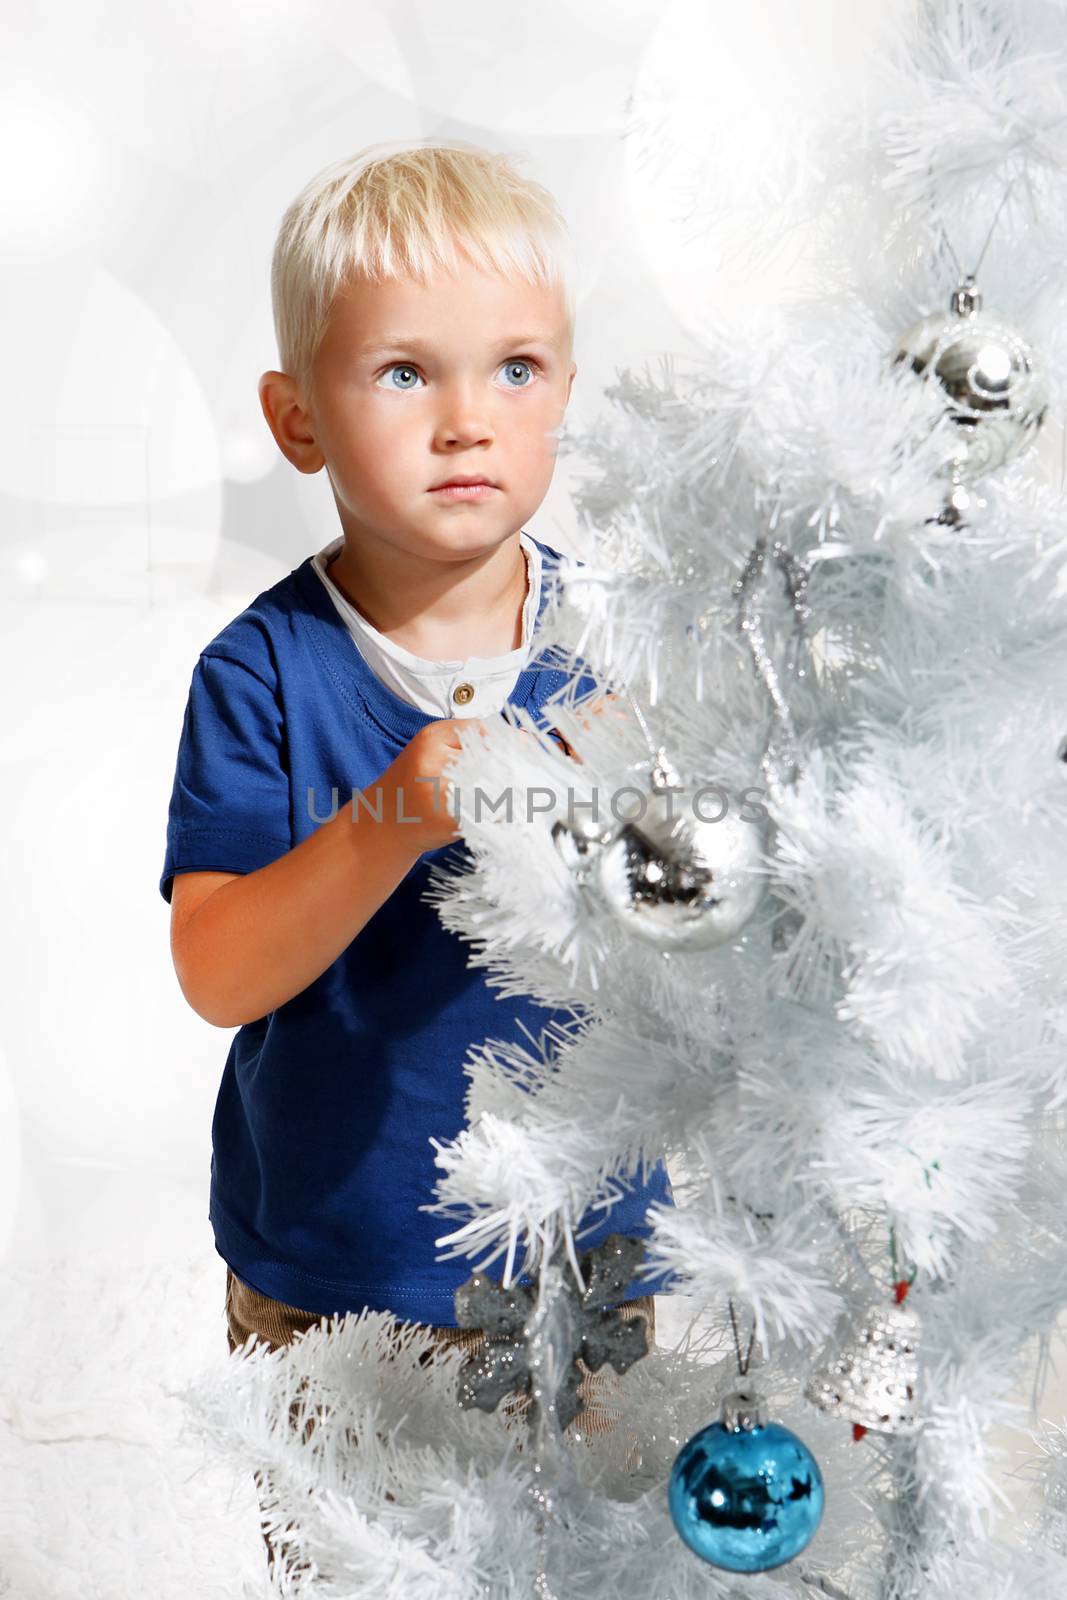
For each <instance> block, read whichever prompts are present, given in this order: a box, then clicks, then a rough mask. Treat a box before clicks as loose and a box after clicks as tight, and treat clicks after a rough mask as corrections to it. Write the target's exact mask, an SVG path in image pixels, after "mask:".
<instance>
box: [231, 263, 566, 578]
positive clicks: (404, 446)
mask: <svg viewBox="0 0 1067 1600" xmlns="http://www.w3.org/2000/svg"><path fill="white" fill-rule="evenodd" d="M461 261H462V263H463V265H462V267H461V269H460V270H459V271H458V272H457V274H456V276H454V277H451V276H445V275H442V276H441V277H440V278H439V279H438V280H437V281H436V282H435V283H434V284H432V285H430V286H423V285H421V284H418V283H413V282H400V283H381V284H374V283H368V282H366V281H363V280H360V281H356V282H354V283H352V284H350V285H348V286H347V287H346V288H345V289H344V290H343V291H342V292H341V293H340V294H339V295H338V297H337V299H336V300H335V302H334V305H333V307H332V310H331V313H330V320H329V323H328V325H327V329H326V332H325V334H324V336H323V340H322V343H321V345H320V347H319V351H318V354H317V356H316V360H315V365H314V370H313V374H312V392H311V395H310V396H309V397H308V399H307V404H306V407H305V405H304V404H303V403H302V397H301V396H300V393H299V391H298V390H297V389H296V387H295V385H292V384H291V380H288V379H286V380H285V383H286V384H289V385H290V387H289V389H288V390H285V389H284V388H278V389H276V390H275V391H274V393H273V395H272V396H271V397H270V399H271V404H270V407H269V408H268V399H267V397H266V396H265V394H264V388H265V385H268V383H269V380H271V379H277V378H278V377H279V376H280V375H279V374H276V373H274V374H264V377H263V378H262V379H261V380H260V396H261V400H262V401H263V404H264V411H265V413H266V414H267V420H268V422H270V424H271V427H272V430H273V431H274V434H275V438H276V439H277V440H278V443H279V446H280V447H281V448H282V450H283V451H284V453H285V455H286V456H287V457H288V459H289V460H290V461H292V462H293V464H294V465H295V466H297V467H299V468H300V469H301V470H302V471H304V472H317V471H318V470H319V468H320V467H321V466H323V465H324V464H325V466H326V469H327V473H328V475H329V478H330V482H331V484H332V486H333V492H334V498H335V500H336V502H337V509H338V512H339V514H340V518H341V523H342V525H343V527H344V530H345V534H346V536H347V535H352V536H353V538H354V539H356V540H361V542H362V544H363V546H364V548H368V547H369V546H370V545H372V544H373V542H374V541H375V540H376V539H377V540H384V541H385V542H386V543H388V544H390V545H393V546H394V547H396V548H399V549H403V550H404V551H406V552H408V553H410V554H412V555H419V556H431V557H432V556H434V555H451V556H465V555H476V554H479V553H481V552H482V551H485V550H488V549H492V548H493V547H494V546H496V545H499V544H501V543H502V542H503V541H504V540H505V539H507V538H508V537H510V536H511V535H512V534H514V533H515V532H517V531H518V529H520V528H521V527H522V526H523V525H524V523H525V522H526V521H527V519H528V518H529V517H531V516H532V515H533V513H534V512H535V511H536V509H537V507H538V506H539V505H540V504H541V502H542V500H543V499H544V497H545V494H546V492H547V490H548V487H549V484H550V483H551V481H552V473H553V470H554V467H555V458H556V452H557V448H558V435H557V430H558V428H559V426H560V423H561V422H562V420H563V414H564V411H565V410H566V407H567V402H568V400H569V399H570V392H571V385H572V383H573V381H574V374H575V372H576V371H577V367H576V365H575V363H574V362H573V361H572V360H571V359H570V354H571V353H570V347H569V344H568V339H567V328H566V318H565V312H564V305H563V296H562V292H561V291H560V290H558V289H555V288H543V287H537V286H533V285H530V284H527V283H525V282H524V281H522V280H521V279H520V280H518V281H513V280H511V279H508V278H503V277H499V276H497V275H496V274H488V273H485V272H483V271H481V270H480V269H479V268H477V267H476V266H475V265H474V264H473V263H470V262H468V260H467V258H466V256H463V257H461ZM279 402H280V403H279ZM271 410H273V412H274V416H273V419H272V416H271ZM454 474H459V475H471V474H483V475H484V476H485V477H487V478H489V479H490V481H491V482H492V483H493V484H495V485H496V487H495V488H494V489H491V490H490V491H489V492H488V493H487V494H484V495H479V496H477V497H471V498H453V497H450V496H447V495H443V494H440V493H434V492H433V486H434V485H435V484H439V483H441V482H443V481H444V480H445V479H447V478H449V477H451V476H453V475H454Z"/></svg>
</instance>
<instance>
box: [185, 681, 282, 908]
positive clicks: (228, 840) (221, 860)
mask: <svg viewBox="0 0 1067 1600" xmlns="http://www.w3.org/2000/svg"><path fill="white" fill-rule="evenodd" d="M287 756H288V751H287V741H286V736H285V725H284V716H283V713H282V708H281V705H280V704H279V701H278V697H277V695H276V693H275V691H274V690H273V689H272V688H271V686H270V685H269V684H267V683H266V682H264V680H263V679H262V678H261V677H260V676H259V674H258V673H256V672H254V671H252V669H251V668H250V667H246V666H244V665H243V664H242V663H241V662H239V661H236V660H232V659H231V658H230V657H228V656H219V655H214V654H212V655H207V654H203V655H201V656H200V659H199V660H198V661H197V663H196V666H195V667H194V669H193V676H192V682H191V683H190V685H189V698H188V700H187V702H186V706H185V718H184V721H183V724H182V732H181V739H180V740H179V743H178V759H177V765H176V768H175V773H174V787H173V789H172V791H171V797H170V811H169V814H168V818H167V848H166V855H165V858H164V862H163V873H162V876H161V877H160V880H159V892H160V894H161V895H162V896H163V898H164V900H166V901H167V903H168V904H169V903H170V898H171V889H172V879H173V878H174V876H175V875H176V874H177V873H180V872H254V871H255V870H256V869H257V868H258V867H265V866H267V865H268V863H269V862H271V861H276V860H277V859H278V857H279V856H282V855H285V854H286V853H287V851H289V850H290V849H291V848H292V843H293V840H292V827H291V823H290V793H289V790H290V785H289V770H288V759H287Z"/></svg>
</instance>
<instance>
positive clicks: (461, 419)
mask: <svg viewBox="0 0 1067 1600" xmlns="http://www.w3.org/2000/svg"><path fill="white" fill-rule="evenodd" d="M563 249H564V239H563V233H562V219H561V218H560V217H559V214H558V212H557V211H556V209H555V206H554V202H553V201H552V199H551V196H550V195H549V194H548V193H547V191H545V190H544V189H542V188H541V187H540V186H539V185H536V184H533V183H530V182H527V181H525V180H523V179H522V178H520V177H519V176H518V175H517V174H516V173H515V172H514V171H513V169H512V168H511V167H510V165H509V163H508V162H507V161H506V159H505V158H503V157H500V156H496V155H492V154H490V153H488V152H485V151H480V150H478V149H477V148H476V147H473V146H470V145H463V144H456V143H453V144H449V145H441V144H436V143H426V142H423V141H414V142H411V143H407V144H403V145H394V146H390V147H386V146H381V145H379V146H372V147H371V149H370V150H369V151H364V152H363V153H362V154H361V155H360V156H358V157H356V158H354V159H353V160H350V161H345V162H340V163H338V164H337V165H335V166H333V167H331V168H329V169H327V171H325V172H323V173H321V174H320V175H319V176H318V177H317V178H315V179H314V180H313V181H312V182H311V183H310V184H309V185H308V186H307V187H306V189H305V190H304V191H303V193H302V194H301V195H300V196H298V198H297V199H296V201H294V203H293V204H292V205H291V206H290V208H289V210H288V211H287V213H286V215H285V217H284V219H283V222H282V225H281V229H280V232H279V235H278V240H277V243H276V246H275V252H274V260H273V269H272V289H273V302H274V316H275V326H276V331H277V336H278V346H279V355H280V359H281V365H282V368H283V369H284V370H281V371H271V372H266V373H264V374H263V376H262V378H261V379H260V383H259V395H260V402H261V405H262V409H263V413H264V415H265V417H266V420H267V423H268V425H269V427H270V429H271V432H272V433H273V435H274V438H275V440H276V441H277V444H278V448H279V449H280V450H281V452H282V454H283V455H284V456H285V457H286V459H287V460H288V461H289V462H291V463H292V465H293V466H294V467H296V468H297V470H298V471H300V472H308V473H313V472H318V471H320V470H321V469H322V468H323V467H325V469H326V472H327V475H328V477H329V480H330V485H331V488H332V491H333V497H334V501H335V504H336V507H337V513H338V517H339V519H340V523H341V533H340V534H339V535H338V536H337V537H336V538H334V539H333V540H332V541H331V542H330V543H329V544H327V545H326V546H325V548H323V549H321V550H319V551H318V553H317V554H315V555H314V556H309V557H308V558H307V559H306V560H305V561H304V562H302V563H301V565H300V566H298V567H297V568H295V569H294V570H293V571H292V572H290V573H289V574H288V576H286V577H285V578H283V579H282V580H281V581H280V582H278V583H276V584H274V585H273V586H272V587H271V588H269V589H267V590H265V591H264V592H263V593H262V594H259V595H257V596H256V598H255V599H254V600H253V601H252V602H251V603H250V604H249V605H248V606H247V607H246V608H245V610H244V611H242V612H241V613H240V614H239V615H238V616H237V617H235V618H234V619H233V621H232V622H230V623H228V624H227V626H226V627H224V628H223V629H222V631H221V632H220V633H218V634H217V635H216V636H215V638H214V639H212V640H211V641H210V643H209V644H207V645H206V646H205V648H204V649H203V651H202V652H201V654H200V657H199V660H198V661H197V663H196V666H195V668H194V670H193V675H192V682H191V685H190V690H189V698H188V703H187V706H186V711H185V718H184V725H183V728H182V734H181V741H180V744H179V748H178V757H177V770H176V773H175V779H174V788H173V793H172V797H171V802H170V814H169V822H168V827H167V848H166V858H165V861H164V867H163V873H162V877H161V879H160V891H161V893H162V895H163V898H164V899H165V900H168V901H169V902H170V904H171V949H172V954H173V960H174V966H175V971H176V973H177V976H178V981H179V983H180V985H181V988H182V992H183V994H184V995H185V997H186V999H187V1000H188V1002H189V1004H190V1005H191V1006H192V1007H193V1009H194V1010H195V1011H196V1012H197V1013H198V1014H199V1015H200V1016H202V1017H203V1018H204V1019H205V1020H206V1021H208V1022H211V1023H214V1024H215V1025H216V1026H217V1027H221V1028H236V1029H237V1032H236V1034H235V1035H234V1037H233V1039H232V1041H231V1043H230V1048H229V1054H228V1056H227V1059H226V1065H225V1069H224V1072H223V1076H222V1083H221V1087H220V1089H219V1095H218V1100H217V1104H216V1108H215V1116H214V1122H213V1126H212V1146H213V1157H212V1164H211V1194H210V1212H209V1216H210V1221H211V1225H212V1228H213V1232H214V1238H215V1244H216V1248H217V1249H218V1252H219V1254H220V1255H221V1256H222V1257H223V1259H224V1260H225V1261H226V1262H227V1264H228V1271H227V1321H228V1333H229V1341H230V1348H231V1350H232V1349H235V1348H236V1347H237V1346H238V1345H239V1344H241V1343H243V1341H244V1339H245V1338H246V1337H247V1336H248V1334H249V1333H254V1334H255V1335H256V1336H257V1337H258V1338H261V1339H264V1340H265V1341H266V1342H268V1343H270V1344H272V1345H276V1344H279V1343H281V1342H284V1341H286V1340H288V1339H291V1338H292V1337H294V1335H295V1334H296V1333H297V1332H300V1331H302V1330H303V1329H305V1328H308V1327H310V1326H312V1325H313V1324H315V1323H317V1322H318V1320H319V1318H320V1317H323V1316H332V1315H335V1314H341V1313H344V1312H348V1311H358V1310H359V1309H360V1308H361V1307H364V1306H367V1307H371V1308H372V1309H375V1310H389V1311H391V1312H392V1313H393V1315H394V1316H395V1317H396V1318H398V1319H400V1320H407V1321H418V1322H422V1323H427V1324H430V1325H431V1326H433V1327H434V1328H435V1329H436V1331H437V1336H438V1340H439V1341H440V1342H441V1343H447V1342H449V1341H450V1340H456V1341H459V1342H462V1343H464V1344H465V1345H467V1347H468V1348H473V1347H474V1345H475V1343H476V1342H477V1340H478V1339H479V1338H480V1333H479V1330H463V1329H459V1328H457V1326H456V1319H455V1312H454V1306H453V1294H454V1291H455V1289H456V1288H457V1287H458V1285H459V1284H460V1283H462V1282H463V1281H464V1280H465V1279H466V1278H467V1277H469V1276H470V1273H471V1271H472V1270H473V1266H472V1263H471V1262H470V1261H468V1260H465V1259H452V1260H447V1261H439V1260H438V1259H437V1257H436V1247H435V1238H436V1237H438V1236H439V1235H440V1234H442V1233H444V1232H447V1231H448V1225H447V1224H446V1223H444V1222H443V1221H442V1219H441V1218H440V1217H439V1216H433V1215H431V1214H430V1213H428V1212H426V1211H424V1210H420V1209H419V1208H420V1206H422V1205H425V1204H427V1203H431V1202H432V1201H433V1198H434V1182H435V1175H436V1174H435V1167H434V1160H433V1147H432V1145H431V1143H430V1138H431V1136H433V1137H435V1138H437V1139H439V1140H442V1141H443V1140H447V1139H450V1138H453V1137H455V1135H456V1134H457V1133H458V1132H459V1131H460V1129H461V1128H462V1127H463V1126H464V1121H465V1119H464V1093H465V1087H466V1084H465V1076H464V1071H463V1064H464V1060H465V1057H466V1055H467V1051H468V1047H469V1046H471V1045H473V1044H476V1043H478V1042H479V1041H482V1040H484V1039H485V1038H487V1037H490V1036H491V1037H493V1038H494V1039H507V1040H516V1041H522V1040H523V1039H524V1037H525V1030H524V1025H525V1029H528V1030H529V1032H530V1033H532V1034H533V1035H534V1036H535V1037H536V1036H537V1034H538V1033H539V1032H540V1031H541V1029H542V1028H543V1027H544V1026H545V1024H546V1023H547V1022H548V1021H549V1020H550V1019H551V1017H552V1016H553V1015H554V1013H553V1012H552V1011H550V1010H547V1009H546V1008H544V1007H542V1006H540V1005H538V1004H537V1003H535V1002H534V1001H533V1000H532V999H525V998H521V999H515V998H509V999H506V1000H505V999H502V998H501V997H499V996H498V995H497V994H496V993H495V992H494V991H492V990H491V989H490V988H489V987H488V985H487V983H486V981H485V977H484V975H483V972H482V971H481V970H479V969H476V968H472V967H469V966H468V963H467V955H466V949H465V945H464V943H463V941H461V940H460V939H459V938H458V937H456V936H455V935H454V934H452V933H450V932H448V931H446V930H445V929H444V928H443V926H442V924H441V922H440V919H439V917H438V915H437V913H436V911H435V910H434V909H433V907H432V906H431V905H430V904H428V903H425V902H424V901H423V900H422V898H421V895H422V893H423V890H424V888H425V887H426V883H427V878H428V873H429V869H430V866H431V864H432V863H434V862H443V861H447V860H448V857H449V854H450V852H454V851H457V850H461V849H462V848H463V846H462V840H461V836H460V834H459V830H458V828H457V826H456V822H455V818H454V816H453V815H452V812H451V809H450V805H449V791H448V787H447V780H446V779H445V778H444V773H445V768H446V764H447V758H448V756H449V753H450V752H451V751H453V750H455V749H456V748H458V744H459V740H458V736H457V728H458V726H459V723H460V722H461V721H462V720H463V719H470V718H481V719H485V718H488V717H491V716H497V715H500V714H502V712H503V710H504V707H505V705H506V704H508V703H510V704H511V705H513V706H525V707H527V708H529V710H530V712H531V714H532V715H533V716H534V719H535V721H536V722H537V725H538V726H540V727H546V726H547V719H546V717H545V714H544V713H543V711H542V710H541V707H542V706H543V704H544V701H545V700H546V698H547V697H548V696H549V695H550V694H551V693H552V692H553V691H554V690H555V689H557V688H559V687H560V686H561V684H562V683H563V682H564V681H565V675H564V674H563V673H562V672H560V671H558V670H551V669H547V668H545V667H542V668H541V669H538V667H537V665H536V663H533V664H531V663H529V660H528V658H529V654H530V645H531V638H532V634H533V631H534V628H535V626H536V622H537V617H538V615H539V613H540V610H541V606H542V604H543V601H544V599H545V598H546V597H547V591H546V587H545V583H546V580H547V577H548V575H549V573H550V572H551V570H552V569H553V567H554V566H555V564H556V562H557V561H558V560H559V552H558V551H556V550H554V549H552V548H551V546H549V545H546V544H543V543H542V542H541V541H540V540H538V539H535V538H533V537H532V536H531V535H529V534H528V533H526V532H525V531H524V524H525V523H526V522H527V520H528V519H529V518H530V517H531V516H532V515H533V513H534V512H535V511H536V510H537V507H538V506H539V505H540V503H541V501H542V499H543V498H544V495H545V493H546V491H547V489H548V486H549V483H550V481H551V478H552V473H553V470H554V459H555V450H556V443H555V441H556V439H557V438H558V430H559V427H560V424H561V422H562V418H563V414H564V411H565V409H566V405H567V401H568V399H569V396H570V391H571V384H572V382H573V379H574V374H575V372H576V370H577V369H576V366H575V363H574V362H573V360H572V359H571V351H572V341H573V300H572V297H571V290H570V286H569V284H568V282H567V279H566V276H565V273H564V269H563V266H562V255H561V253H562V251H563ZM465 479H479V480H482V483H483V487H481V488H477V489H474V488H471V487H466V488H463V487H460V488H448V487H445V485H446V484H447V483H449V482H451V483H453V484H454V483H456V482H457V481H459V482H462V480H465ZM516 736H518V730H516ZM357 790H358V791H361V792H362V794H363V795H365V796H366V798H367V802H368V804H367V805H359V807H358V810H357V812H356V818H355V820H354V819H353V804H352V796H353V792H354V791H357ZM398 797H399V798H400V809H399V810H398V808H397V804H396V802H397V798H398ZM379 798H380V799H381V801H382V802H383V803H382V804H381V805H380V806H379V804H378V801H379ZM378 813H380V817H381V820H380V821H378V820H375V815H376V814H378ZM400 818H403V819H404V820H399V819H400ZM670 1198H671V1195H670V1187H669V1184H668V1181H667V1174H666V1171H665V1170H664V1169H663V1167H662V1166H660V1167H659V1168H657V1169H656V1170H655V1171H654V1173H653V1175H652V1177H651V1179H650V1181H649V1182H648V1184H647V1185H640V1184H638V1183H635V1185H634V1187H633V1189H632V1191H631V1192H630V1193H629V1194H627V1195H626V1196H625V1197H624V1198H623V1199H621V1200H620V1201H618V1202H617V1203H616V1205H615V1206H614V1207H613V1208H612V1209H611V1211H610V1213H609V1214H607V1215H602V1214H599V1213H598V1214H597V1217H596V1219H595V1220H596V1224H597V1225H596V1227H595V1228H591V1229H590V1231H589V1232H588V1233H585V1234H584V1236H583V1237H582V1238H581V1239H580V1240H579V1248H588V1247H589V1246H590V1245H592V1244H595V1243H598V1242H600V1240H601V1239H603V1238H604V1237H605V1236H606V1235H607V1234H608V1233H611V1232H622V1233H627V1234H631V1235H633V1234H639V1235H645V1234H647V1232H648V1224H647V1223H646V1221H645V1211H646V1208H647V1206H648V1204H649V1202H650V1201H651V1200H652V1199H659V1200H665V1201H667V1202H669V1201H670ZM590 1220H593V1219H584V1221H583V1226H584V1222H585V1221H590ZM497 1276H499V1273H498V1274H497ZM657 1284H658V1286H659V1287H660V1288H662V1287H663V1284H662V1282H660V1281H659V1280H657V1283H656V1284H653V1287H656V1286H657ZM639 1289H640V1290H641V1291H645V1292H640V1293H639V1292H638V1291H639ZM647 1289H648V1281H647V1280H642V1281H641V1282H640V1283H638V1282H637V1281H635V1282H634V1283H632V1284H631V1285H629V1287H628V1291H627V1293H626V1294H625V1295H624V1297H623V1301H624V1315H638V1314H641V1315H644V1316H646V1317H647V1318H648V1322H649V1328H648V1332H649V1337H650V1342H651V1340H652V1338H653V1336H654V1300H653V1296H652V1295H651V1294H649V1293H648V1292H647Z"/></svg>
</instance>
